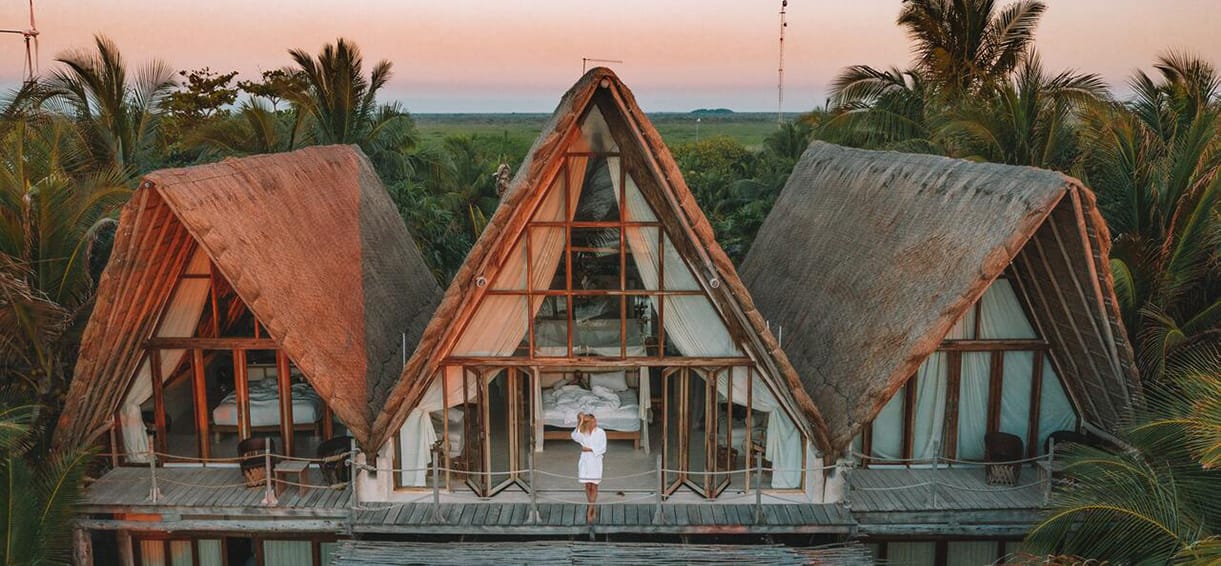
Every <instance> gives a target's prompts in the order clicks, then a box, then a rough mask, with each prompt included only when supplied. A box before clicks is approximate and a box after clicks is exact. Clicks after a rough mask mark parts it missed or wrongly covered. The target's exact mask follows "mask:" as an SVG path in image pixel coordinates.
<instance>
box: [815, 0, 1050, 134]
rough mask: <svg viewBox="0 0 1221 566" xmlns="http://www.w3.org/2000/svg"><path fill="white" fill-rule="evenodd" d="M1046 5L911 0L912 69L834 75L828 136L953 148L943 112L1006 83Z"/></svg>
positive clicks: (905, 15) (905, 20)
mask: <svg viewBox="0 0 1221 566" xmlns="http://www.w3.org/2000/svg"><path fill="white" fill-rule="evenodd" d="M1045 9H1046V7H1045V6H1044V4H1043V3H1042V2H1039V1H1037V0H1020V1H1017V2H1014V3H1013V4H1010V5H1009V6H1006V7H1005V8H1003V9H1002V8H998V7H997V3H996V2H995V1H994V0H905V1H904V2H903V7H902V9H901V10H900V12H899V18H898V24H899V26H901V27H903V28H904V29H906V30H907V35H908V37H909V38H911V40H912V43H913V46H912V51H913V54H914V56H915V62H914V66H912V67H911V68H909V69H905V70H900V69H898V68H894V67H892V68H890V69H878V68H875V67H871V66H868V65H854V66H851V67H848V68H846V69H844V70H843V71H842V72H841V73H840V75H839V76H838V77H836V79H835V81H834V83H833V85H832V91H831V112H832V115H833V116H832V118H831V119H830V120H829V121H828V122H827V123H826V124H825V125H824V127H823V128H822V129H821V130H822V131H821V132H820V136H821V137H822V138H823V139H827V140H828V141H833V142H836V143H842V144H846V145H852V146H858V147H874V148H886V149H897V150H900V151H911V152H919V153H947V148H946V147H945V146H944V145H943V143H942V140H941V139H939V138H938V131H939V129H940V128H941V127H942V126H943V125H944V123H945V122H944V118H945V116H944V115H945V113H946V112H947V111H949V110H951V109H953V108H954V107H955V106H956V105H957V104H959V103H961V102H963V101H965V100H968V99H969V98H970V96H973V95H979V94H986V93H990V92H992V91H993V89H995V88H996V87H997V86H998V85H1001V84H1004V83H1005V82H1006V81H1007V80H1008V79H1009V77H1010V76H1011V75H1012V74H1013V72H1014V71H1015V70H1016V69H1018V67H1019V66H1020V65H1021V63H1022V61H1023V60H1024V59H1025V58H1026V57H1027V55H1028V53H1029V51H1030V47H1031V45H1032V44H1033V42H1034V32H1035V28H1036V26H1037V25H1038V22H1039V18H1040V17H1041V16H1042V15H1043V12H1044V10H1045Z"/></svg>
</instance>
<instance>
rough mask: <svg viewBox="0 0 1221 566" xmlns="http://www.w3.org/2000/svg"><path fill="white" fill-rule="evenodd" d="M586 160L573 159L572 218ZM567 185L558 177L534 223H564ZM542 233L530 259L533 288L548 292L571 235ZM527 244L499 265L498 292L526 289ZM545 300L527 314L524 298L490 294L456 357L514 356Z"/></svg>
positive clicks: (523, 239) (538, 300)
mask: <svg viewBox="0 0 1221 566" xmlns="http://www.w3.org/2000/svg"><path fill="white" fill-rule="evenodd" d="M587 160H588V158H586V157H579V158H575V157H574V158H571V159H570V160H569V171H568V179H567V182H568V186H569V188H570V190H569V191H568V194H569V201H570V206H568V207H567V208H568V214H571V213H572V211H573V209H575V208H576V197H579V196H580V194H581V193H580V186H581V181H582V179H584V176H585V163H586V161H587ZM563 183H564V176H563V175H560V176H557V177H556V181H555V182H554V183H552V186H551V188H550V189H549V190H548V193H547V196H546V197H544V199H543V201H542V202H541V203H539V208H538V210H537V211H536V212H535V214H534V217H533V220H534V221H537V222H560V221H563V220H564V217H565V216H564V215H565V210H564V209H565V206H564V190H563V187H562V184H563ZM539 234H545V235H546V236H545V237H541V238H537V237H532V240H531V242H530V248H531V250H530V251H531V257H530V258H529V259H530V261H531V263H532V265H533V273H532V275H533V277H532V281H531V282H530V283H531V287H532V288H534V289H545V288H546V287H547V285H548V284H549V283H550V282H551V279H552V277H554V276H555V270H556V268H558V267H559V264H560V258H561V257H563V255H564V244H565V242H566V241H567V236H566V235H565V234H564V231H563V230H536V231H535V232H534V234H532V236H535V235H539ZM525 245H526V236H525V235H524V234H523V235H522V237H521V240H520V241H518V243H517V244H516V245H515V247H514V249H513V250H512V251H511V252H510V253H509V255H508V256H507V259H506V261H505V263H504V265H502V266H500V271H499V272H498V273H497V274H496V276H495V279H494V284H493V288H505V289H516V290H523V289H522V288H521V287H520V286H519V285H520V283H519V282H522V281H525V279H526V273H528V271H527V269H526V264H525V262H524V261H522V258H524V257H525V253H524V252H523V250H524V249H525ZM542 301H543V299H542V297H536V298H535V299H534V301H533V303H534V304H533V305H531V307H532V308H531V309H529V312H527V309H526V297H525V296H524V295H492V294H485V295H484V296H483V299H482V302H481V303H480V305H479V309H478V310H476V311H475V314H474V316H473V317H472V318H471V321H470V323H469V324H468V325H467V326H466V329H465V331H464V332H463V334H462V337H461V338H459V340H458V344H457V345H456V346H454V350H453V354H454V355H456V356H508V355H510V354H512V353H513V351H514V350H516V349H517V347H518V345H520V344H521V342H522V339H523V338H525V336H526V330H527V329H528V328H529V325H530V323H529V320H528V319H527V317H528V316H533V315H534V312H536V311H537V310H538V308H539V307H540V306H541V305H542Z"/></svg>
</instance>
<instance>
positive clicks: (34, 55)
mask: <svg viewBox="0 0 1221 566" xmlns="http://www.w3.org/2000/svg"><path fill="white" fill-rule="evenodd" d="M29 4H30V27H28V28H26V29H0V33H12V34H19V35H21V37H22V38H23V39H24V40H25V80H26V82H29V81H32V80H34V74H35V73H36V72H37V69H38V26H37V25H35V24H34V0H29ZM30 40H33V43H34V45H33V50H32V51H31V49H30Z"/></svg>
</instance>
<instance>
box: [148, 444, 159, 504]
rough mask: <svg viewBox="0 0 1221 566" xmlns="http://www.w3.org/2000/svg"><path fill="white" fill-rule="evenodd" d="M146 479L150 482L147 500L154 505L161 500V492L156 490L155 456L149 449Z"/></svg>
mask: <svg viewBox="0 0 1221 566" xmlns="http://www.w3.org/2000/svg"><path fill="white" fill-rule="evenodd" d="M148 477H149V481H151V482H152V484H151V485H150V486H149V488H148V499H149V501H152V502H153V503H156V502H157V500H158V499H160V498H161V490H160V489H158V488H157V454H156V453H155V452H153V450H152V449H151V448H150V449H149V451H148Z"/></svg>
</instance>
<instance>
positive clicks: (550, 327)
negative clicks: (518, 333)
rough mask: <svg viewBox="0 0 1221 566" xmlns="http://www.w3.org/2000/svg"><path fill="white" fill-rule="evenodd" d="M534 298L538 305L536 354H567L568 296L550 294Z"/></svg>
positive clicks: (535, 326) (536, 313) (535, 323)
mask: <svg viewBox="0 0 1221 566" xmlns="http://www.w3.org/2000/svg"><path fill="white" fill-rule="evenodd" d="M533 300H534V301H535V304H536V305H538V306H537V308H536V309H535V311H534V312H535V314H534V355H536V356H548V357H564V356H567V355H568V297H567V296H564V295H549V296H546V297H535V298H534V299H533Z"/></svg>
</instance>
